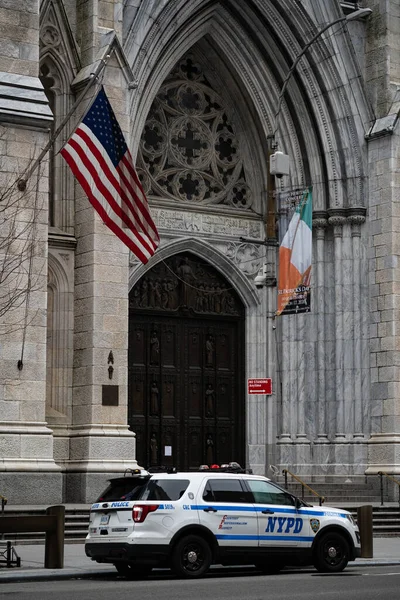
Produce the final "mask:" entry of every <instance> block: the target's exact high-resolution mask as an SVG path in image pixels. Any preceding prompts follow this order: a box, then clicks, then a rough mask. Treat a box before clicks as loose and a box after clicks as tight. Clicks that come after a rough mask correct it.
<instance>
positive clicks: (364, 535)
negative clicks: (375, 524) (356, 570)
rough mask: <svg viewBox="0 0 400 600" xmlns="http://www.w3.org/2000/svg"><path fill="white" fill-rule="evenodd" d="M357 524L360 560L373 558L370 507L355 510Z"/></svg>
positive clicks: (368, 505) (360, 507)
mask: <svg viewBox="0 0 400 600" xmlns="http://www.w3.org/2000/svg"><path fill="white" fill-rule="evenodd" d="M357 523H358V528H359V530H360V538H361V558H373V556H374V552H373V536H372V506H371V505H370V504H367V505H366V506H359V507H358V508H357Z"/></svg>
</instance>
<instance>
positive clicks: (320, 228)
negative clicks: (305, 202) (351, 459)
mask: <svg viewBox="0 0 400 600" xmlns="http://www.w3.org/2000/svg"><path fill="white" fill-rule="evenodd" d="M312 224H313V231H314V232H315V234H314V235H315V237H316V253H315V255H314V256H315V259H314V262H315V269H314V289H315V294H314V302H313V305H314V310H315V312H316V320H317V332H316V350H315V353H316V371H317V379H316V390H315V396H316V408H317V415H316V417H317V418H316V436H317V437H316V439H315V440H314V463H315V464H316V465H318V467H317V468H318V470H319V471H320V472H324V471H325V470H326V468H327V465H328V464H329V447H330V444H329V439H328V423H327V398H326V367H327V365H326V360H327V352H326V327H325V318H326V317H325V314H326V297H325V288H326V280H325V279H326V261H325V244H326V229H327V227H328V214H327V213H326V212H325V211H314V213H313V223H312Z"/></svg>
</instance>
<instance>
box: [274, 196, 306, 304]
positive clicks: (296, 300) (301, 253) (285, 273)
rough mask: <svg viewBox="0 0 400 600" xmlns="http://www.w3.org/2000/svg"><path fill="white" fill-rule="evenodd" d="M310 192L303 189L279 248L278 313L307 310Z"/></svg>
mask: <svg viewBox="0 0 400 600" xmlns="http://www.w3.org/2000/svg"><path fill="white" fill-rule="evenodd" d="M311 255H312V191H311V188H309V189H307V190H305V191H304V194H303V197H302V199H301V202H300V203H299V205H298V206H297V208H296V210H295V213H294V215H293V217H292V220H291V221H290V223H289V227H288V230H287V232H286V234H285V236H284V238H283V240H282V243H281V245H280V248H279V276H278V308H277V311H276V314H277V315H282V314H293V313H299V312H309V311H310V280H311Z"/></svg>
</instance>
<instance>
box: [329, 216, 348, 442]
mask: <svg viewBox="0 0 400 600" xmlns="http://www.w3.org/2000/svg"><path fill="white" fill-rule="evenodd" d="M345 222H346V218H345V216H344V211H343V209H330V210H329V225H332V226H333V236H334V253H335V256H334V261H335V263H334V278H335V281H334V290H335V376H336V377H335V389H336V435H335V437H336V440H337V441H341V440H344V439H345V435H344V432H345V419H344V385H343V297H342V294H343V274H342V251H343V250H342V246H343V225H344V224H345Z"/></svg>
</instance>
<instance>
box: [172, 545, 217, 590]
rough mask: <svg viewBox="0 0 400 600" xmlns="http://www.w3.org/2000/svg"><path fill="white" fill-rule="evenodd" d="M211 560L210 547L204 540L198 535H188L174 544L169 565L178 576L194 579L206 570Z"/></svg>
mask: <svg viewBox="0 0 400 600" xmlns="http://www.w3.org/2000/svg"><path fill="white" fill-rule="evenodd" d="M211 560H212V553H211V548H210V546H209V545H208V544H207V542H206V540H205V539H203V538H202V537H200V536H198V535H188V536H186V537H184V538H182V539H181V540H179V541H178V543H177V544H176V546H175V549H174V551H173V554H172V561H171V566H172V569H173V571H174V572H175V574H176V575H178V577H185V578H187V579H195V578H196V577H202V576H203V575H204V574H205V573H206V572H207V571H208V569H209V568H210V565H211Z"/></svg>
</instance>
